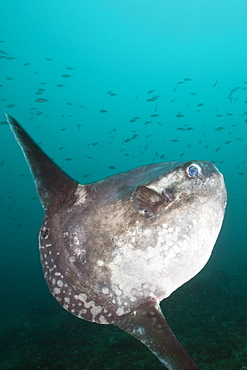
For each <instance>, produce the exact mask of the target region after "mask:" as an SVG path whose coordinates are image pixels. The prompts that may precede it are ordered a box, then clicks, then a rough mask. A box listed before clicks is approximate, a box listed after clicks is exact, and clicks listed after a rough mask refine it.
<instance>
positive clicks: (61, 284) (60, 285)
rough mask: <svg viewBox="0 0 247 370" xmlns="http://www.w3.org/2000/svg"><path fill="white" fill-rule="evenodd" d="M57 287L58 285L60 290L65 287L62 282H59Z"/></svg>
mask: <svg viewBox="0 0 247 370" xmlns="http://www.w3.org/2000/svg"><path fill="white" fill-rule="evenodd" d="M57 285H58V286H59V287H60V288H62V287H63V282H62V280H58V281H57Z"/></svg>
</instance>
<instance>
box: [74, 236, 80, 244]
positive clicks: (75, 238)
mask: <svg viewBox="0 0 247 370" xmlns="http://www.w3.org/2000/svg"><path fill="white" fill-rule="evenodd" d="M74 244H76V245H78V244H79V239H78V237H77V236H74Z"/></svg>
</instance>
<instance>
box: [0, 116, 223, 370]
mask: <svg viewBox="0 0 247 370" xmlns="http://www.w3.org/2000/svg"><path fill="white" fill-rule="evenodd" d="M7 121H8V123H9V124H10V127H11V129H12V131H13V133H14V135H15V138H16V140H17V141H18V143H19V145H20V146H21V148H22V150H23V152H24V155H25V157H26V160H27V162H28V164H29V166H30V169H31V172H32V174H33V177H34V181H35V185H36V188H37V191H38V194H39V197H40V200H41V203H42V205H43V207H44V209H45V218H44V221H43V224H42V226H41V229H40V233H39V248H40V256H41V262H42V266H43V271H44V276H45V279H46V281H47V284H48V286H49V289H50V291H51V293H52V294H53V296H54V297H55V298H56V299H57V300H58V302H59V303H60V304H61V305H62V306H63V308H65V309H66V310H67V311H69V312H71V313H72V314H74V315H76V316H77V317H79V318H82V319H85V320H88V321H92V322H97V323H100V324H114V325H117V326H119V327H120V328H121V329H122V330H124V331H126V332H127V333H129V334H131V335H133V336H134V337H136V338H137V339H138V340H140V341H141V342H142V343H143V344H145V345H146V346H147V347H148V348H149V349H150V350H151V351H152V352H153V353H154V354H155V355H156V356H157V357H158V358H159V360H160V361H161V362H162V363H163V364H164V365H165V366H166V367H167V368H168V369H171V370H183V369H188V370H190V369H191V370H192V369H199V367H198V366H197V365H196V364H195V363H194V362H193V360H192V359H191V358H190V357H189V355H188V354H187V352H186V351H185V350H184V348H183V347H182V346H181V344H180V343H179V342H178V340H177V339H176V337H175V335H174V333H173V332H172V330H171V329H170V327H169V325H168V323H167V322H166V320H165V318H164V316H163V314H162V312H161V310H160V308H159V302H160V301H161V300H163V299H164V298H167V297H168V296H169V295H170V294H171V293H172V292H173V291H174V290H176V289H177V288H178V287H180V286H181V285H183V284H184V283H185V282H187V281H188V280H190V279H191V278H192V277H193V276H195V275H196V274H197V273H198V272H199V271H200V270H201V269H202V268H203V267H204V266H205V264H206V263H207V261H208V259H209V257H210V255H211V252H212V249H213V247H214V244H215V241H216V239H217V237H218V234H219V231H220V228H221V225H222V222H223V218H224V213H225V207H226V200H227V199H226V198H227V196H226V189H225V184H224V179H223V176H222V175H221V174H220V173H219V171H218V170H217V168H216V167H215V166H214V164H213V163H211V162H206V161H190V162H166V163H160V164H152V165H147V166H143V167H139V168H136V169H133V170H131V171H129V172H127V173H121V174H118V175H115V176H111V177H109V178H106V179H103V180H101V181H98V182H96V183H92V184H87V185H81V184H78V183H77V182H75V181H74V180H72V179H71V178H70V177H69V176H68V175H66V174H65V173H64V172H63V171H62V170H61V169H60V168H59V167H58V166H57V165H56V164H55V163H54V162H53V161H52V160H51V159H50V158H49V157H48V156H47V155H46V154H45V153H44V152H43V151H42V150H41V149H40V148H39V147H38V146H37V145H36V144H35V143H34V142H33V140H32V139H31V138H30V136H29V135H28V134H27V133H26V132H25V131H24V130H23V129H22V127H21V126H20V125H19V124H18V123H17V122H16V121H15V119H14V118H12V117H11V116H9V115H7Z"/></svg>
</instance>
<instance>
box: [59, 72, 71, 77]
mask: <svg viewBox="0 0 247 370" xmlns="http://www.w3.org/2000/svg"><path fill="white" fill-rule="evenodd" d="M61 77H63V78H69V77H71V75H68V74H67V73H64V74H62V75H61Z"/></svg>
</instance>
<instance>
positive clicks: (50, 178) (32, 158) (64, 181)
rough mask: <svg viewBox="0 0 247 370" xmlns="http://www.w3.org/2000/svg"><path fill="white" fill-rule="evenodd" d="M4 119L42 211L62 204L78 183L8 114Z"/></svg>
mask: <svg viewBox="0 0 247 370" xmlns="http://www.w3.org/2000/svg"><path fill="white" fill-rule="evenodd" d="M6 117H7V122H8V123H9V124H10V127H11V130H12V131H13V133H14V136H15V138H16V140H17V142H18V144H19V145H20V147H21V149H22V151H23V153H24V156H25V158H26V160H27V163H28V165H29V167H30V170H31V173H32V175H33V178H34V181H35V185H36V189H37V192H38V194H39V197H40V200H41V203H42V205H43V207H44V209H45V210H46V209H47V208H48V207H49V206H53V207H58V206H59V205H61V204H63V203H64V202H65V201H66V200H68V199H69V197H70V196H72V194H73V193H74V192H75V189H76V188H77V185H78V183H77V182H75V181H74V180H72V179H71V178H70V177H69V176H68V175H66V173H65V172H63V171H62V170H61V168H59V167H58V166H57V165H56V163H54V162H53V161H52V160H51V159H50V158H49V157H48V156H47V155H46V154H45V153H44V152H43V150H42V149H40V148H39V147H38V145H37V144H35V142H34V141H33V140H32V139H31V137H30V136H29V135H28V134H27V133H26V132H25V131H24V130H23V129H22V127H21V126H20V125H19V123H18V122H17V121H16V120H15V119H14V118H13V117H11V116H10V115H8V114H6Z"/></svg>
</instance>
